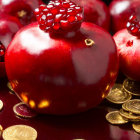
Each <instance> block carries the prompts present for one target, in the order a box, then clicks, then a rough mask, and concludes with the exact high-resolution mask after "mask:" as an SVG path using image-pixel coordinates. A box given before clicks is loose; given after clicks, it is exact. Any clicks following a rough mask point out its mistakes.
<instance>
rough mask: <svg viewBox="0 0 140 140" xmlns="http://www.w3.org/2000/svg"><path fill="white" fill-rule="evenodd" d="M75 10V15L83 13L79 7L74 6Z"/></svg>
mask: <svg viewBox="0 0 140 140" xmlns="http://www.w3.org/2000/svg"><path fill="white" fill-rule="evenodd" d="M75 10H76V12H77V13H80V12H82V11H83V10H82V8H81V7H80V6H76V7H75Z"/></svg>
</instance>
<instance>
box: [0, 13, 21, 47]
mask: <svg viewBox="0 0 140 140" xmlns="http://www.w3.org/2000/svg"><path fill="white" fill-rule="evenodd" d="M21 27H22V25H21V23H20V22H19V20H18V19H17V18H15V17H12V16H8V15H5V14H4V15H0V42H1V43H2V44H3V45H4V46H5V48H7V46H8V45H9V43H10V42H11V40H12V38H13V36H14V35H15V33H16V32H17V31H18V30H19V29H20V28H21Z"/></svg>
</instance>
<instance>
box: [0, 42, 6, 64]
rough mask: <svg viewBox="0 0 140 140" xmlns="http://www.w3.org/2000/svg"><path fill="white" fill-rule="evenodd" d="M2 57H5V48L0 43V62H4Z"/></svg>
mask: <svg viewBox="0 0 140 140" xmlns="http://www.w3.org/2000/svg"><path fill="white" fill-rule="evenodd" d="M4 55H5V47H4V46H3V44H2V43H1V42H0V62H3V61H4Z"/></svg>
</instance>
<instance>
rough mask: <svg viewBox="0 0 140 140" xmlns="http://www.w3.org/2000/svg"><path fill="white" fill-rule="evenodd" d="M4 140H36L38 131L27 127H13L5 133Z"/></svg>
mask: <svg viewBox="0 0 140 140" xmlns="http://www.w3.org/2000/svg"><path fill="white" fill-rule="evenodd" d="M2 137H3V139H4V140H36V138H37V131H36V130H35V129H34V128H32V127H30V126H27V125H13V126H10V127H8V128H6V129H5V130H4V131H3V134H2Z"/></svg>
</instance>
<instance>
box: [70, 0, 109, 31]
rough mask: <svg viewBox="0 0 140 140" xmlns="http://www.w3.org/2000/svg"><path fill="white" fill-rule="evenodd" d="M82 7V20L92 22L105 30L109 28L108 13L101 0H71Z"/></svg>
mask: <svg viewBox="0 0 140 140" xmlns="http://www.w3.org/2000/svg"><path fill="white" fill-rule="evenodd" d="M72 1H74V2H75V3H78V5H81V6H82V7H84V21H86V22H92V23H94V24H96V25H99V26H101V27H102V28H104V29H106V30H107V31H109V30H110V13H109V9H108V7H107V6H106V4H105V3H104V2H103V1H99V0H79V1H77V0H72Z"/></svg>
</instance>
